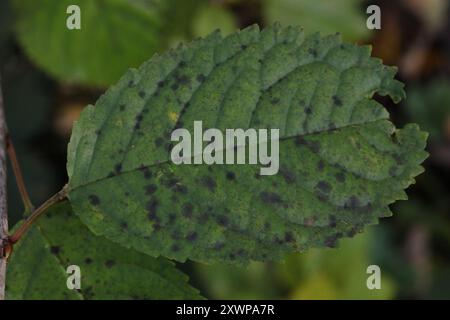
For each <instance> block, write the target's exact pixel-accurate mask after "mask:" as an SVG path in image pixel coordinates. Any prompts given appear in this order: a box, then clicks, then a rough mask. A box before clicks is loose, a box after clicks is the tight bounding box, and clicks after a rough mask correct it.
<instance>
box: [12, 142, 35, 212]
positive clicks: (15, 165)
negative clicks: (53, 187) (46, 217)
mask: <svg viewBox="0 0 450 320" xmlns="http://www.w3.org/2000/svg"><path fill="white" fill-rule="evenodd" d="M6 152H7V154H8V158H9V161H10V162H11V167H12V169H13V172H14V176H15V177H16V184H17V188H18V189H19V193H20V196H21V197H22V201H23V205H24V206H25V212H26V213H30V212H33V210H34V206H33V204H32V203H31V200H30V196H29V195H28V191H27V188H26V187H25V182H24V180H23V176H22V170H21V169H20V165H19V161H18V160H17V155H16V149H15V148H14V144H13V142H12V140H11V137H10V136H9V134H8V135H7V136H6Z"/></svg>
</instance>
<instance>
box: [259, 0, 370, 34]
mask: <svg viewBox="0 0 450 320" xmlns="http://www.w3.org/2000/svg"><path fill="white" fill-rule="evenodd" d="M262 3H263V14H264V16H265V19H266V22H267V23H274V22H280V23H281V24H282V25H284V26H288V25H301V26H302V27H304V28H305V30H309V31H321V32H322V33H324V34H330V33H335V32H337V31H339V32H340V33H342V36H343V37H344V39H345V40H349V41H350V40H361V39H364V38H366V37H367V36H368V35H369V33H370V32H369V30H368V29H367V27H366V19H367V16H366V14H365V12H366V10H365V7H364V3H365V2H364V1H362V0H339V1H336V0H321V1H317V0H263V2H262Z"/></svg>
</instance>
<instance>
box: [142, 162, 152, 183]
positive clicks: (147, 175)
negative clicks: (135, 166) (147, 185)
mask: <svg viewBox="0 0 450 320" xmlns="http://www.w3.org/2000/svg"><path fill="white" fill-rule="evenodd" d="M139 171H141V172H142V173H143V174H144V179H146V180H148V179H150V178H151V177H152V172H151V171H150V169H149V168H147V167H145V166H144V165H141V167H140V168H139Z"/></svg>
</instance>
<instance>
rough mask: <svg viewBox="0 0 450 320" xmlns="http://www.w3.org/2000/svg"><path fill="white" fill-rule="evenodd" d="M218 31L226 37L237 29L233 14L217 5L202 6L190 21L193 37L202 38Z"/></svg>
mask: <svg viewBox="0 0 450 320" xmlns="http://www.w3.org/2000/svg"><path fill="white" fill-rule="evenodd" d="M217 29H220V30H221V31H222V33H223V34H224V35H228V34H230V33H232V32H234V31H236V29H238V26H237V22H236V19H235V17H234V16H233V14H232V13H231V12H230V11H228V10H227V9H226V8H225V7H222V6H219V5H203V6H202V7H201V8H200V9H199V10H198V12H197V13H196V15H195V17H194V19H193V20H192V33H193V35H194V37H203V36H206V35H208V34H209V33H211V32H213V31H215V30H217Z"/></svg>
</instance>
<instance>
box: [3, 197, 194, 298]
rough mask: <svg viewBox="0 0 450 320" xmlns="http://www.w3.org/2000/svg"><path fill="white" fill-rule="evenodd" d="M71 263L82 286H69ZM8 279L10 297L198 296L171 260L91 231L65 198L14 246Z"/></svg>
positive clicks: (8, 295) (7, 292) (8, 296)
mask: <svg viewBox="0 0 450 320" xmlns="http://www.w3.org/2000/svg"><path fill="white" fill-rule="evenodd" d="M122 227H123V228H124V229H126V225H122ZM70 265H77V266H79V267H80V269H81V289H80V290H77V291H73V290H69V289H68V288H67V285H66V282H67V277H68V274H67V273H66V268H67V267H68V266H70ZM7 278H8V284H10V285H8V287H7V291H6V294H7V298H8V299H199V298H200V295H199V294H198V292H197V290H195V289H194V288H192V287H191V286H190V285H189V284H188V283H187V277H186V276H185V275H184V274H182V273H181V272H179V271H178V270H177V269H176V268H175V266H174V264H173V263H172V262H170V261H168V260H166V259H164V258H151V257H149V256H147V255H143V254H140V253H137V252H135V251H133V250H128V249H125V248H123V247H120V246H118V245H116V244H114V243H112V242H110V241H108V240H106V239H104V238H102V237H98V236H95V235H93V234H92V233H91V232H90V231H89V230H88V229H87V228H86V227H85V226H84V225H83V224H82V223H81V222H80V221H79V219H78V218H77V217H76V216H75V215H74V214H73V213H72V209H71V207H70V204H69V203H68V202H64V203H62V204H58V205H55V206H54V207H52V208H51V209H50V210H49V211H48V212H46V214H45V216H44V217H43V218H41V219H40V220H39V221H38V224H37V226H35V227H33V229H32V230H31V231H30V232H29V233H27V234H26V235H25V237H24V239H22V240H21V241H20V242H19V243H18V244H17V245H16V246H15V250H14V254H13V255H12V256H11V260H10V263H9V265H8V273H7Z"/></svg>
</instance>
